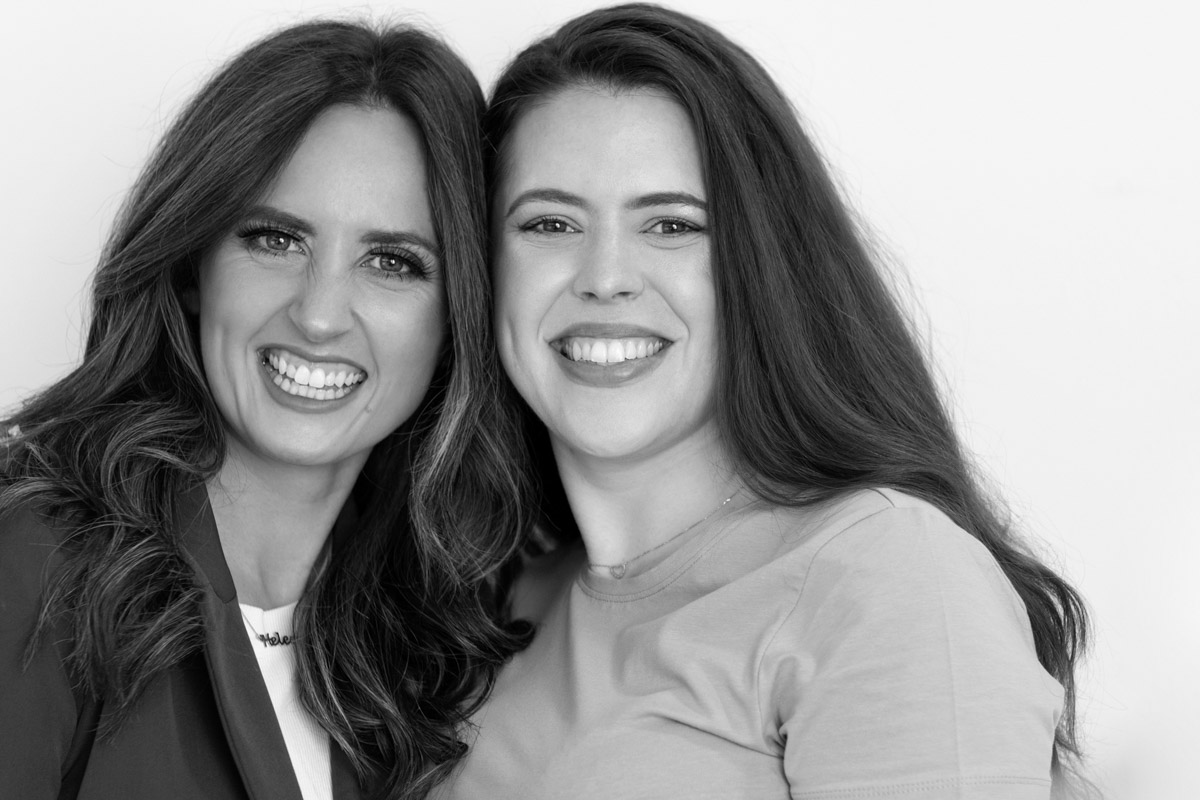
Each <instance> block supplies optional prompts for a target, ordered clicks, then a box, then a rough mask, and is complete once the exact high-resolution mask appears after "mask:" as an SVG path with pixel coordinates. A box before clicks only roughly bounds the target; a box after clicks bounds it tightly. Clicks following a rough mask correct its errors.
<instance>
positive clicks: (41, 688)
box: [0, 512, 77, 800]
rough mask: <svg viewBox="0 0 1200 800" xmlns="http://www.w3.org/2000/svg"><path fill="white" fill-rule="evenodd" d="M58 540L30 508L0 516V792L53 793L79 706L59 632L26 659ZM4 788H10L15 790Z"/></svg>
mask: <svg viewBox="0 0 1200 800" xmlns="http://www.w3.org/2000/svg"><path fill="white" fill-rule="evenodd" d="M56 544H57V540H56V537H55V536H54V535H53V533H52V532H51V531H50V530H49V529H47V528H46V527H44V526H42V525H41V524H40V523H39V522H37V521H36V520H35V519H34V517H33V515H32V514H30V513H28V512H11V513H10V514H7V515H5V516H4V517H3V518H0V787H2V788H0V795H3V796H5V797H9V796H12V797H21V798H27V799H28V800H38V798H55V797H57V796H58V792H59V786H60V783H61V780H62V772H63V762H64V760H65V758H66V756H67V753H68V751H69V750H70V746H71V742H72V737H73V736H74V734H75V727H76V719H77V711H76V706H75V697H74V694H73V692H72V690H71V684H70V681H69V679H68V677H67V673H66V670H65V668H64V666H63V663H62V659H61V654H60V651H59V647H58V643H57V642H55V641H54V640H55V638H57V637H55V636H49V637H47V641H46V642H45V643H44V644H43V645H42V646H41V647H40V648H39V649H38V650H37V651H36V652H35V654H34V657H33V661H32V662H31V663H30V664H29V665H28V666H25V664H24V663H23V657H24V653H25V647H26V644H27V643H28V641H29V636H30V633H31V632H32V630H33V625H34V621H35V619H36V616H37V612H38V608H39V603H40V600H41V591H42V586H43V584H44V581H45V578H46V576H47V574H48V571H49V569H50V565H51V562H52V560H53V559H52V555H53V553H54V548H55V546H56ZM6 792H12V794H11V795H9V794H6Z"/></svg>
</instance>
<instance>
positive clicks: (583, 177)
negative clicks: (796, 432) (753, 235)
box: [492, 88, 717, 459]
mask: <svg viewBox="0 0 1200 800" xmlns="http://www.w3.org/2000/svg"><path fill="white" fill-rule="evenodd" d="M705 202H706V197H705V187H704V179H703V174H702V169H701V163H700V154H699V149H698V146H697V144H696V138H695V135H694V133H693V131H692V127H691V123H690V120H689V119H688V116H687V113H686V112H685V111H684V109H683V108H682V107H681V106H679V105H678V104H677V103H676V102H675V101H673V100H671V99H669V98H668V97H666V96H665V95H663V94H660V93H657V92H655V91H653V90H650V89H646V90H639V91H632V92H627V91H621V92H612V91H607V90H604V89H590V88H587V89H585V88H577V89H569V90H566V91H563V92H561V93H559V94H556V95H554V96H553V97H552V98H550V99H549V100H548V101H547V102H545V103H541V104H537V105H534V106H532V107H531V108H530V109H529V110H528V111H527V112H525V114H524V116H522V117H521V118H520V120H519V121H518V122H517V124H516V125H515V127H514V128H513V130H512V132H511V133H510V134H509V136H508V139H507V140H506V141H505V145H504V174H503V176H502V179H501V182H500V185H499V186H498V189H497V192H496V197H495V205H494V206H493V208H492V213H493V220H494V221H493V226H494V232H495V237H494V238H495V242H496V250H495V259H496V261H495V269H496V293H497V300H496V303H497V315H496V316H497V322H496V324H497V336H498V340H499V346H500V354H501V359H502V360H503V362H504V366H505V368H506V369H507V370H508V374H509V375H510V377H511V378H512V380H513V383H514V384H515V385H516V387H517V389H518V391H520V393H521V395H522V397H524V398H525V400H526V402H528V403H529V404H530V406H531V407H532V408H533V410H534V411H535V412H536V413H537V415H538V416H539V417H540V418H541V420H542V421H543V422H544V423H545V424H546V426H547V427H548V428H549V430H550V433H551V435H552V437H553V438H554V440H555V444H556V448H557V449H559V450H560V452H561V448H563V447H566V448H568V449H569V450H570V451H574V452H576V453H578V454H581V455H589V456H595V457H601V458H618V459H638V458H642V457H648V456H653V455H654V454H656V453H660V452H663V451H665V450H667V449H669V448H672V447H676V446H678V445H680V444H683V443H686V442H689V441H704V442H711V441H715V433H714V430H715V421H714V417H713V413H714V411H713V409H714V399H713V395H714V380H715V369H716V366H715V361H716V354H717V343H716V324H717V323H716V299H715V290H714V286H713V278H712V263H711V254H710V241H709V235H708V233H707V227H708V217H707V213H706V205H705Z"/></svg>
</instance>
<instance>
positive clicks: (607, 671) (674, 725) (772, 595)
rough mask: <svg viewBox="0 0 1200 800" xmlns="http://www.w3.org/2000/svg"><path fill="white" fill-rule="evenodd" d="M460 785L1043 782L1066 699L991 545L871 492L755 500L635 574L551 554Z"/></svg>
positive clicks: (822, 791)
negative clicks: (781, 502)
mask: <svg viewBox="0 0 1200 800" xmlns="http://www.w3.org/2000/svg"><path fill="white" fill-rule="evenodd" d="M517 602H518V608H517V611H518V615H519V616H525V617H527V618H530V619H533V620H535V621H537V622H538V623H539V628H538V633H537V636H536V638H535V639H534V642H533V644H532V645H531V646H530V647H529V649H527V650H526V651H524V652H522V653H519V654H518V655H517V656H516V657H515V658H514V659H513V660H512V661H511V662H510V663H509V664H507V665H506V666H505V668H504V669H503V671H502V672H501V674H500V677H499V680H498V682H497V684H496V687H495V691H494V693H493V695H492V697H491V699H490V701H489V702H488V704H487V705H486V706H485V707H484V708H483V709H482V710H481V711H480V712H479V713H478V714H477V716H476V718H475V722H476V723H477V724H478V726H479V733H478V737H477V739H476V741H475V742H474V744H473V746H472V748H471V751H470V753H469V754H468V756H467V758H466V760H465V762H464V764H463V765H462V767H461V768H460V769H459V770H458V771H457V772H456V774H455V775H454V776H453V777H452V778H451V779H450V780H449V781H448V782H447V783H446V784H445V785H443V786H442V787H441V788H440V790H439V791H438V792H435V796H436V797H438V798H443V800H448V799H450V798H454V799H459V798H461V799H462V800H476V799H477V798H522V800H536V799H537V798H545V800H564V799H565V798H571V800H588V799H589V798H597V799H598V798H605V800H612V799H613V798H620V800H633V799H634V798H646V799H647V800H650V799H651V798H653V799H654V800H664V799H669V798H679V799H680V800H684V798H686V799H687V800H698V799H700V798H722V800H728V799H729V798H755V800H763V799H764V798H787V797H791V798H805V799H806V800H818V798H819V799H820V800H857V799H859V798H861V799H862V800H867V798H871V799H872V800H881V799H882V798H893V797H894V798H903V799H904V800H914V798H938V799H939V800H940V799H941V798H946V799H947V800H948V799H949V798H955V799H956V800H965V799H974V798H997V799H998V798H1004V799H1005V800H1025V799H1026V798H1029V799H1032V798H1039V799H1044V798H1047V797H1049V795H1050V755H1051V746H1052V742H1053V739H1054V729H1055V725H1056V723H1057V720H1058V716H1059V714H1060V712H1061V708H1062V690H1061V687H1059V685H1058V684H1057V683H1056V682H1055V681H1054V680H1053V678H1051V677H1050V676H1049V675H1048V674H1047V673H1046V672H1045V670H1043V669H1042V667H1041V666H1040V664H1039V663H1038V660H1037V657H1036V655H1035V652H1034V645H1033V640H1032V636H1031V633H1030V627H1029V621H1028V617H1027V615H1026V612H1025V608H1024V605H1023V604H1022V602H1021V600H1020V599H1019V597H1018V596H1017V595H1016V593H1015V591H1014V590H1013V588H1012V586H1011V584H1010V583H1009V581H1008V580H1007V579H1006V578H1005V576H1004V574H1003V573H1002V572H1001V570H1000V568H999V566H998V565H997V564H996V562H995V560H994V559H993V558H992V556H991V555H990V554H989V553H988V552H987V551H986V549H985V548H984V547H983V546H982V545H981V544H980V543H979V542H978V541H977V540H975V539H974V538H973V537H972V536H970V535H969V534H967V533H965V532H964V531H963V530H961V529H960V528H958V527H956V526H955V525H954V524H953V523H952V522H950V520H949V519H948V518H946V517H945V516H944V515H943V514H942V513H941V512H939V511H937V510H936V509H934V508H933V507H932V506H930V505H929V504H927V503H924V502H922V501H919V500H916V499H913V498H911V497H908V496H906V495H903V494H900V493H897V492H893V491H864V492H859V493H856V494H854V495H851V496H849V497H847V498H845V499H842V500H839V501H837V502H835V503H831V504H826V505H824V506H819V507H815V508H810V509H780V508H773V509H765V508H764V509H763V510H760V511H757V512H754V511H751V512H744V513H742V514H741V515H739V516H737V517H736V518H731V519H730V520H727V521H726V522H725V524H717V525H715V526H714V527H713V528H712V529H711V530H708V531H705V532H703V533H701V534H699V535H698V536H697V537H695V538H693V539H691V540H689V541H687V542H685V543H684V544H682V545H681V546H680V547H679V548H678V549H676V550H675V551H674V552H672V553H670V555H669V556H668V557H666V558H665V559H664V560H662V561H661V562H660V563H657V564H655V565H654V566H653V567H651V568H650V569H648V570H646V571H645V572H642V573H641V574H631V575H627V576H626V577H624V578H623V579H620V580H618V579H614V578H611V577H608V576H601V575H597V574H595V573H594V572H591V571H589V570H588V569H587V566H586V563H585V559H584V555H583V552H582V549H580V548H574V549H572V550H570V551H568V552H565V553H560V554H557V555H556V556H553V557H551V558H548V559H546V560H545V561H544V563H539V564H536V565H534V567H533V568H532V569H531V570H530V571H529V573H528V574H527V575H526V577H525V578H524V579H523V581H522V583H521V584H520V585H519V587H518V595H517Z"/></svg>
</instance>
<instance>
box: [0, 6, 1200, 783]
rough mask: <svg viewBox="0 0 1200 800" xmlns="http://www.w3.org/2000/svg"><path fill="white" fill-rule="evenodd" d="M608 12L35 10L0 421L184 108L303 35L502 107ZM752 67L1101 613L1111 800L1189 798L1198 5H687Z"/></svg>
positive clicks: (1097, 743)
mask: <svg viewBox="0 0 1200 800" xmlns="http://www.w3.org/2000/svg"><path fill="white" fill-rule="evenodd" d="M595 5H596V4H594V3H585V2H579V0H566V1H565V2H560V3H557V4H553V5H550V4H545V3H537V2H531V1H530V0H509V1H508V2H505V3H503V4H492V3H484V2H481V1H480V0H475V2H472V1H471V0H438V2H432V0H411V3H410V4H408V5H402V4H396V3H393V2H388V1H387V0H379V1H378V2H376V3H374V4H371V5H355V6H337V5H333V4H329V3H303V2H293V3H286V2H271V1H270V0H236V2H235V1H234V0H209V2H207V3H205V4H203V6H204V7H203V8H201V7H200V6H201V4H199V3H178V4H173V3H155V2H150V0H117V2H116V3H111V4H102V5H101V4H92V3H85V2H83V1H82V0H68V1H67V2H65V3H56V4H34V3H24V4H22V5H21V6H18V7H17V8H15V9H9V10H8V11H6V13H5V20H4V24H3V31H2V32H0V90H2V91H0V97H2V98H3V101H4V111H3V126H2V127H0V145H2V146H0V165H2V172H0V174H2V176H3V184H2V185H3V193H2V196H0V204H2V207H3V213H2V214H0V220H3V225H4V238H5V241H7V242H8V243H9V248H8V250H7V251H6V252H5V253H4V265H3V276H4V278H3V284H2V285H0V286H2V288H0V355H2V356H3V360H2V361H0V370H2V374H3V376H4V377H3V378H0V409H4V408H11V407H12V406H13V405H14V404H16V403H17V402H19V401H20V400H21V398H22V397H25V396H27V395H28V394H29V393H30V392H32V391H34V390H36V389H38V388H39V387H42V386H44V385H45V384H47V383H48V382H49V381H52V380H53V379H55V378H56V377H58V376H61V375H62V374H64V372H65V371H67V370H68V369H69V368H70V367H71V365H72V364H74V363H75V361H76V360H77V358H78V357H79V354H80V350H81V346H82V339H83V335H84V334H83V332H84V330H85V327H84V326H85V322H84V320H85V319H86V297H87V292H86V288H85V286H86V282H87V279H88V275H89V272H90V271H91V269H92V268H93V267H94V265H95V261H96V258H97V255H98V253H99V250H100V247H101V245H102V242H103V240H104V237H105V235H106V233H107V230H108V227H109V225H110V224H111V222H112V218H113V215H114V214H115V212H116V210H117V208H118V206H119V203H120V201H121V199H122V197H123V193H124V192H125V190H126V189H127V188H128V187H129V185H130V184H131V183H132V182H133V180H134V179H135V177H136V174H137V171H138V169H139V167H140V166H141V164H142V162H143V161H144V159H145V157H146V155H147V153H148V152H149V149H150V148H151V147H152V145H153V143H154V142H155V141H156V139H157V138H158V137H159V136H160V135H161V133H162V132H163V131H164V129H165V127H166V125H167V123H168V121H169V120H170V118H171V117H172V115H173V113H174V112H175V111H176V110H177V109H178V107H179V106H180V104H181V103H182V102H183V101H184V100H185V99H186V98H187V97H188V96H189V95H190V94H191V93H192V92H193V91H194V90H195V89H196V88H197V87H198V85H199V84H200V82H201V81H202V80H203V78H204V77H205V76H206V75H207V74H209V73H210V72H211V71H212V70H213V69H214V68H215V67H216V66H217V65H218V64H220V63H221V62H222V61H223V60H224V59H226V58H227V57H229V56H230V55H232V54H233V53H234V52H236V51H237V50H239V49H240V48H242V47H243V46H245V45H246V44H248V43H249V42H251V41H252V40H253V39H255V38H257V37H258V36H260V35H262V34H264V33H266V32H268V31H270V30H272V29H274V28H277V27H279V26H282V25H286V24H290V23H293V22H297V21H300V20H303V19H307V18H310V17H313V16H364V15H365V16H370V17H372V18H376V19H384V18H394V19H401V20H411V21H416V22H421V23H423V24H425V25H427V26H429V27H432V28H433V29H435V30H438V31H440V32H441V33H442V34H444V35H445V36H446V37H447V38H448V39H449V40H450V41H451V43H452V44H453V45H454V46H455V47H456V48H457V49H458V50H459V51H460V52H461V53H462V54H463V55H464V56H465V57H466V58H467V60H468V61H469V62H470V63H471V65H472V66H473V67H474V68H475V69H476V71H477V74H478V75H479V77H480V79H481V81H482V82H483V83H484V85H485V87H486V86H487V85H488V84H490V82H491V81H492V79H493V78H494V77H495V75H496V73H497V71H498V70H499V68H500V67H501V65H502V64H503V63H504V61H505V60H506V59H507V58H508V57H509V56H510V55H512V54H513V53H514V52H515V51H516V50H517V49H519V48H520V47H521V46H523V45H524V44H526V43H527V42H529V41H530V40H531V39H532V38H533V37H535V36H536V35H538V34H540V33H544V32H547V31H548V30H550V29H551V28H553V27H554V26H556V25H557V24H558V23H560V22H562V21H564V20H566V19H567V18H569V17H571V16H574V15H575V14H577V13H579V12H581V11H583V10H586V9H588V8H591V7H594V6H595ZM675 5H676V7H678V8H681V9H683V10H686V11H690V12H692V13H695V14H697V15H699V16H701V17H703V18H704V19H706V20H708V21H709V22H712V23H713V24H715V25H716V26H717V27H719V28H720V29H721V30H723V31H724V32H726V33H727V34H728V35H730V36H731V37H732V38H733V39H735V40H736V41H738V42H740V43H741V44H743V45H744V46H745V47H747V48H748V49H749V50H750V51H751V52H752V53H754V54H755V55H757V56H758V57H759V58H760V59H761V60H762V61H763V62H764V63H765V64H766V65H767V66H768V68H769V69H770V70H771V71H772V74H773V75H774V76H775V77H776V78H777V80H779V82H780V83H781V84H782V85H783V86H784V88H785V90H786V91H787V92H788V93H789V95H790V97H791V98H792V99H793V101H794V103H795V104H796V106H797V107H798V108H799V109H800V111H801V113H802V115H803V116H804V117H805V118H806V120H807V121H808V122H809V124H810V128H811V130H812V131H813V132H814V133H815V135H816V137H817V139H818V141H819V142H820V143H821V145H822V147H823V149H824V152H825V153H826V155H827V157H828V159H829V161H830V162H831V164H832V165H833V167H834V169H835V171H836V173H837V175H838V177H839V179H840V180H841V182H842V185H843V187H844V190H845V193H846V196H847V198H848V199H849V200H850V202H851V203H852V204H853V205H854V206H855V207H856V208H857V209H858V210H859V211H860V212H861V213H862V215H863V217H864V218H865V219H866V220H867V222H868V223H869V225H870V226H871V228H872V229H873V230H874V232H875V234H876V239H877V241H878V243H879V244H880V246H881V248H882V249H883V250H884V251H885V252H886V253H887V254H888V255H889V257H890V259H891V261H893V262H894V263H895V264H896V265H898V266H897V268H898V270H900V272H901V280H902V281H906V282H909V283H911V286H912V289H911V295H912V298H911V299H912V300H913V302H914V303H915V307H916V309H917V315H918V318H919V319H920V320H921V321H922V326H923V328H924V331H923V332H924V333H926V334H927V336H928V337H929V340H930V342H931V351H932V353H933V356H934V358H935V360H936V362H937V366H938V368H939V371H940V373H941V374H942V376H943V378H944V381H945V384H946V386H947V388H948V390H949V391H950V393H951V398H952V401H953V405H954V409H955V413H956V415H957V418H958V421H959V425H960V427H961V430H962V431H963V433H964V435H965V438H966V441H967V444H968V446H969V447H970V448H971V450H972V451H973V452H974V453H975V454H976V456H977V457H978V459H979V461H980V464H981V466H982V468H983V470H984V471H985V473H986V474H987V475H988V476H989V477H990V478H991V479H992V480H993V481H994V483H995V485H996V486H997V487H998V488H999V489H1000V491H1001V492H1002V493H1004V495H1005V496H1006V497H1007V498H1008V500H1009V502H1010V503H1011V504H1012V507H1013V510H1014V511H1015V513H1016V514H1017V517H1018V518H1019V520H1020V521H1021V522H1022V524H1023V526H1024V527H1025V529H1026V530H1028V531H1029V532H1030V534H1031V535H1032V536H1033V537H1034V538H1035V540H1036V541H1037V542H1038V543H1039V546H1041V547H1044V548H1045V550H1046V552H1047V553H1049V554H1051V558H1052V560H1053V561H1054V563H1056V564H1057V565H1058V566H1060V567H1061V568H1062V569H1063V570H1064V571H1065V572H1066V574H1067V575H1068V576H1069V578H1070V579H1071V580H1073V581H1074V582H1075V583H1076V585H1077V586H1078V587H1079V588H1080V589H1081V590H1082V592H1083V593H1084V595H1085V596H1086V598H1087V599H1088V601H1089V603H1090V605H1091V608H1092V610H1093V612H1094V617H1095V626H1096V627H1095V644H1094V649H1093V652H1092V655H1091V658H1090V660H1089V662H1088V664H1087V666H1086V667H1085V669H1084V672H1083V674H1082V683H1081V687H1080V712H1081V716H1082V721H1083V729H1084V733H1085V736H1086V740H1087V743H1088V747H1089V750H1090V753H1091V757H1092V766H1091V772H1092V774H1093V775H1094V776H1095V777H1096V779H1097V780H1098V781H1100V782H1101V784H1102V785H1104V786H1107V787H1108V790H1109V793H1110V795H1111V796H1113V797H1124V798H1130V800H1141V799H1142V798H1146V800H1173V799H1174V798H1179V800H1183V798H1194V797H1197V796H1200V783H1198V782H1197V780H1196V776H1195V775H1196V770H1195V768H1194V767H1193V764H1192V762H1193V761H1194V759H1195V756H1196V753H1197V752H1200V735H1198V734H1197V724H1198V723H1197V720H1198V719H1200V689H1198V688H1197V678H1196V676H1197V675H1200V590H1197V588H1196V584H1197V574H1198V569H1200V545H1198V544H1197V541H1198V534H1200V526H1198V525H1197V524H1196V523H1195V522H1194V521H1193V519H1192V517H1191V515H1190V512H1188V511H1187V508H1188V507H1190V506H1191V505H1192V502H1193V500H1194V499H1195V498H1196V497H1197V496H1198V495H1197V489H1198V486H1200V459H1198V456H1197V453H1198V452H1200V422H1198V421H1197V409H1198V408H1200V367H1198V362H1197V358H1196V355H1195V353H1194V347H1195V345H1196V344H1197V341H1198V339H1200V336H1198V334H1200V323H1198V322H1197V317H1198V316H1200V314H1198V307H1200V246H1198V244H1197V232H1198V231H1200V224H1198V223H1200V190H1198V188H1197V187H1200V145H1198V144H1197V143H1200V99H1198V98H1200V86H1198V83H1200V55H1198V54H1197V53H1198V52H1200V48H1197V46H1196V44H1195V38H1196V34H1197V33H1198V32H1200V21H1198V20H1197V18H1196V17H1195V14H1196V13H1197V12H1193V11H1192V10H1191V4H1190V3H1187V2H1184V1H1183V0H1180V1H1179V2H1175V3H1165V2H1164V3H1154V2H1150V3H1139V4H1136V5H1135V4H1133V3H1103V2H1100V3H1097V2H1090V3H1089V2H1067V1H1063V2H1030V1H1027V0H1017V1H1016V2H1009V3H1004V4H982V3H962V2H953V1H952V0H940V1H935V0H914V1H910V2H905V3H895V2H871V1H869V0H842V2H834V1H833V0H822V1H821V2H815V1H814V2H803V1H798V2H793V3H788V4H784V3H783V2H770V0H739V2H736V3H734V2H713V1H711V0H706V1H704V2H691V3H682V2H680V3H676V4H675Z"/></svg>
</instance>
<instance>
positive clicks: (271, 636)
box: [238, 606, 296, 647]
mask: <svg viewBox="0 0 1200 800" xmlns="http://www.w3.org/2000/svg"><path fill="white" fill-rule="evenodd" d="M238 611H241V612H242V619H244V620H246V624H247V625H249V626H250V631H251V632H252V633H253V634H254V638H255V639H258V640H259V641H260V642H262V646H263V647H286V646H288V645H290V644H291V643H292V642H294V641H296V635H295V634H294V633H280V632H279V631H271V632H270V633H259V632H258V628H256V627H254V623H253V622H251V621H250V618H249V617H247V616H246V612H245V610H244V609H243V608H242V607H241V606H238Z"/></svg>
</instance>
